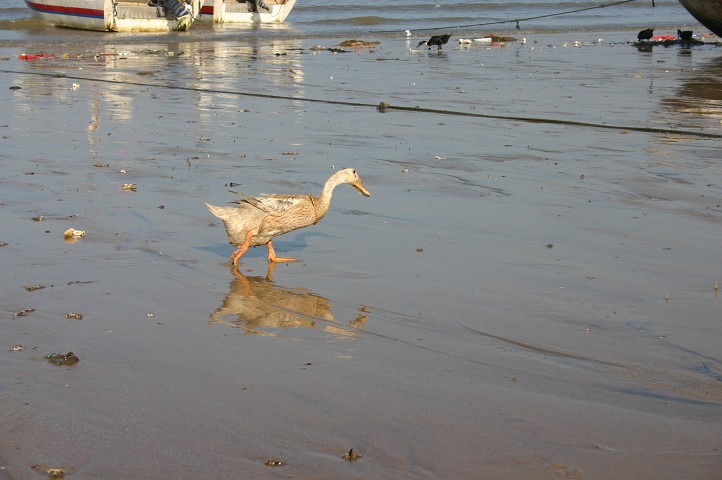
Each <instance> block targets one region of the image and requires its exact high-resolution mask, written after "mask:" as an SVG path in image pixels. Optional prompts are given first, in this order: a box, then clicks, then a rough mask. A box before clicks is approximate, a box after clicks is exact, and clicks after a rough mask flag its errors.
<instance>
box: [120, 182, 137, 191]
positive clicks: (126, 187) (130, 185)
mask: <svg viewBox="0 0 722 480" xmlns="http://www.w3.org/2000/svg"><path fill="white" fill-rule="evenodd" d="M120 188H122V189H123V190H125V191H126V192H137V191H138V187H137V186H136V185H135V183H124V184H123V185H121V186H120Z"/></svg>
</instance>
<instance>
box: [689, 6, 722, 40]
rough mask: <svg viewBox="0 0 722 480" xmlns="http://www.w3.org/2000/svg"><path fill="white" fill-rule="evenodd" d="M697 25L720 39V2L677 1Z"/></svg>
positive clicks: (721, 33)
mask: <svg viewBox="0 0 722 480" xmlns="http://www.w3.org/2000/svg"><path fill="white" fill-rule="evenodd" d="M679 3H681V4H682V6H683V7H684V8H686V9H687V11H688V12H689V13H690V14H692V16H693V17H694V18H696V19H697V20H698V21H699V23H701V24H702V25H704V26H705V27H707V28H709V29H710V30H711V31H712V32H714V33H716V34H717V35H718V36H720V37H722V0H679Z"/></svg>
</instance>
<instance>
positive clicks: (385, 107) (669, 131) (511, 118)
mask: <svg viewBox="0 0 722 480" xmlns="http://www.w3.org/2000/svg"><path fill="white" fill-rule="evenodd" d="M0 72H2V73H14V74H19V75H38V76H41V77H54V78H68V79H70V80H82V81H85V82H98V83H110V84H113V85H128V86H136V87H145V88H160V89H165V90H181V91H187V92H194V93H216V94H222V95H237V96H243V97H254V98H268V99H273V100H291V101H295V102H309V103H324V104H328V105H343V106H346V107H368V108H374V109H376V110H378V111H379V112H387V111H389V110H397V111H401V112H411V113H429V114H435V115H448V116H457V117H471V118H484V119H491V120H502V121H507V122H524V123H546V124H550V125H567V126H572V127H584V128H601V129H606V130H620V131H631V132H641V133H658V134H662V135H673V136H674V135H676V136H684V137H701V138H715V139H722V134H718V133H706V132H693V131H689V130H677V129H675V128H656V127H634V126H628V125H610V124H607V123H593V122H581V121H575V120H561V119H555V118H537V117H521V116H515V115H496V114H489V113H472V112H459V111H456V110H441V109H436V108H424V107H405V106H403V105H389V104H388V103H385V102H381V103H380V104H371V103H364V102H350V101H343V100H328V99H320V98H308V97H294V96H291V95H274V94H270V93H255V92H241V91H234V90H220V89H215V88H214V89H203V88H196V87H184V86H180V85H158V84H154V83H143V82H129V81H119V80H106V79H102V78H91V77H80V76H71V75H64V74H57V73H50V72H24V71H17V70H4V69H0Z"/></svg>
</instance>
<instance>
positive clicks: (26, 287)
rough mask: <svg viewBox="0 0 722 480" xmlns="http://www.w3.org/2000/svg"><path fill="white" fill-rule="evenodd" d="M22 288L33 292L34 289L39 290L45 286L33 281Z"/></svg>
mask: <svg viewBox="0 0 722 480" xmlns="http://www.w3.org/2000/svg"><path fill="white" fill-rule="evenodd" d="M24 288H25V290H27V291H28V292H34V291H35V290H41V289H43V288H45V286H44V285H36V284H34V283H33V284H30V285H25V287H24Z"/></svg>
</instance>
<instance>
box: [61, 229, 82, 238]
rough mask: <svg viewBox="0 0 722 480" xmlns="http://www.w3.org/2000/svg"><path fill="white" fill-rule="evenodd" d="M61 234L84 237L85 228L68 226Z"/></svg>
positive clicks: (70, 236) (69, 236) (68, 236)
mask: <svg viewBox="0 0 722 480" xmlns="http://www.w3.org/2000/svg"><path fill="white" fill-rule="evenodd" d="M63 236H64V237H65V238H78V237H84V236H85V230H76V229H74V228H69V229H67V230H65V232H64V233H63Z"/></svg>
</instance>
